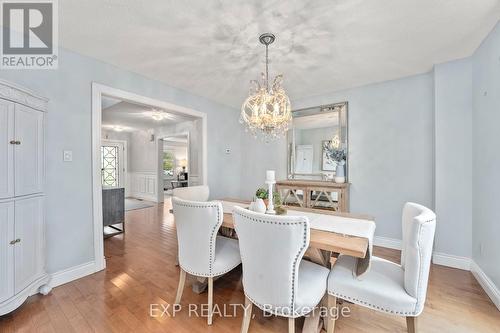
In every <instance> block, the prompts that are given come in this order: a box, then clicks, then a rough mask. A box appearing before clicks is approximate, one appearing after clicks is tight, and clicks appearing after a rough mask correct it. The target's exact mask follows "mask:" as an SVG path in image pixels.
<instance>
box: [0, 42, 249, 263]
mask: <svg viewBox="0 0 500 333" xmlns="http://www.w3.org/2000/svg"><path fill="white" fill-rule="evenodd" d="M59 60H60V62H59V69H57V70H2V71H1V72H0V77H1V78H2V79H5V80H8V81H11V82H14V83H17V84H19V85H22V86H25V87H27V88H29V89H32V90H34V91H36V92H37V93H39V94H40V95H42V96H45V97H48V98H49V99H50V102H49V113H48V117H47V191H46V193H47V201H46V202H47V213H46V218H47V268H48V271H49V272H56V271H59V270H62V269H65V268H69V267H72V266H76V265H79V264H82V263H85V262H89V261H91V260H93V257H94V249H93V224H92V177H91V170H92V165H91V83H92V81H96V82H99V83H102V84H106V85H109V86H112V87H115V88H119V89H123V90H127V91H131V92H133V93H136V94H140V95H144V96H148V97H151V98H156V99H160V100H164V101H167V102H171V103H174V104H178V105H181V106H184V107H188V108H192V109H195V110H198V111H201V112H205V113H207V114H208V115H209V116H208V182H209V185H210V187H211V190H212V196H213V197H220V196H230V195H233V196H235V195H236V194H237V193H239V184H238V182H234V179H238V178H239V177H240V160H239V158H240V155H239V153H237V152H236V150H237V148H239V145H240V138H241V127H240V125H239V124H238V117H237V116H235V110H234V109H232V108H229V107H227V106H224V105H220V104H217V103H214V102H212V101H209V100H207V99H205V98H201V97H197V96H194V95H191V94H189V93H187V92H185V91H182V90H179V89H175V88H172V87H169V86H167V85H165V84H162V83H160V82H157V81H154V80H150V79H147V78H145V77H143V76H140V75H136V74H133V73H130V72H127V71H124V70H121V69H118V68H117V67H114V66H112V65H109V64H105V63H103V62H100V61H97V60H95V59H91V58H88V57H84V56H81V55H78V54H75V53H73V52H69V51H66V50H60V52H59ZM228 138H231V141H230V142H228ZM225 146H229V147H232V148H233V149H232V152H233V153H232V154H231V155H226V154H225V152H224V147H225ZM63 150H72V151H73V162H72V163H67V162H63V160H62V151H63Z"/></svg>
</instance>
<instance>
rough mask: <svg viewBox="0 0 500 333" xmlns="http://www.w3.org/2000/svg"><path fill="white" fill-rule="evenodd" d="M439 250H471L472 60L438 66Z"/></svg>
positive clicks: (460, 252) (468, 253)
mask: <svg viewBox="0 0 500 333" xmlns="http://www.w3.org/2000/svg"><path fill="white" fill-rule="evenodd" d="M434 97H435V163H436V165H435V198H436V209H435V211H436V214H437V216H438V222H437V224H436V239H435V244H434V247H435V251H437V252H442V253H447V254H453V255H457V256H462V257H467V258H470V257H471V255H472V253H471V252H472V237H471V234H472V203H471V202H472V62H471V59H470V58H467V59H462V60H458V61H452V62H448V63H445V64H440V65H436V66H435V67H434Z"/></svg>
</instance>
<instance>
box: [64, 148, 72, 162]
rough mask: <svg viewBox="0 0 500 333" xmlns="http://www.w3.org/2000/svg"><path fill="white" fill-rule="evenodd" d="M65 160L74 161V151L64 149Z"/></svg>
mask: <svg viewBox="0 0 500 333" xmlns="http://www.w3.org/2000/svg"><path fill="white" fill-rule="evenodd" d="M63 161H64V162H72V161H73V151H71V150H64V151H63Z"/></svg>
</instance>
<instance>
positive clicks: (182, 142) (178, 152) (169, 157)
mask: <svg viewBox="0 0 500 333" xmlns="http://www.w3.org/2000/svg"><path fill="white" fill-rule="evenodd" d="M161 141H162V147H163V151H162V152H161V154H162V162H163V163H162V167H161V172H162V177H163V191H164V195H166V196H171V195H172V190H173V189H174V188H176V187H187V186H190V185H193V182H192V180H191V177H190V176H192V174H191V169H192V168H191V157H190V153H191V150H190V136H189V132H184V133H179V134H174V135H169V136H166V137H163V138H161Z"/></svg>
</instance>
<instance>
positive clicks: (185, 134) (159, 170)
mask: <svg viewBox="0 0 500 333" xmlns="http://www.w3.org/2000/svg"><path fill="white" fill-rule="evenodd" d="M179 136H186V137H187V149H186V150H187V152H186V155H187V161H188V170H189V176H191V160H192V159H191V137H190V134H189V132H188V131H182V132H176V133H173V134H169V135H164V136H162V137H161V138H159V139H158V141H162V143H163V146H164V145H165V141H163V139H166V138H175V137H179ZM162 148H163V147H162ZM162 154H163V149H162V151H161V154H160V156H159V157H158V158H159V161H158V162H159V165H158V167H159V169H158V179H160V175H161V176H162V177H163V163H162V162H163V158H162V156H163V155H162ZM161 184H162V186H163V178H162V179H161ZM188 186H191V177H188ZM158 195H159V194H158ZM161 195H162V201H163V199H164V191H162V192H161Z"/></svg>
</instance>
